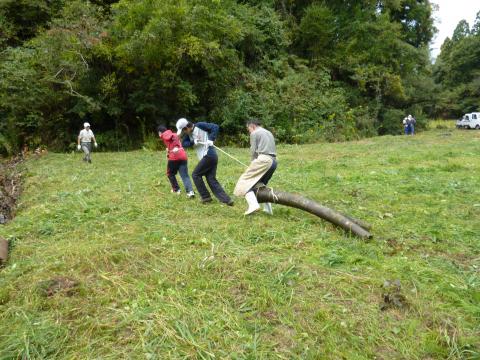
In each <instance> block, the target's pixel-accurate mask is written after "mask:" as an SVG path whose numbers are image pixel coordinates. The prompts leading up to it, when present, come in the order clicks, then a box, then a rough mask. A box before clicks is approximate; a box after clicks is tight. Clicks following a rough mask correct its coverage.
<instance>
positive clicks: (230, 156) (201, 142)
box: [198, 141, 248, 167]
mask: <svg viewBox="0 0 480 360" xmlns="http://www.w3.org/2000/svg"><path fill="white" fill-rule="evenodd" d="M198 144H202V145H206V144H207V143H205V142H203V141H199V142H198ZM212 146H213V147H214V148H215V149H217V150H220V151H221V152H222V153H224V154H225V155H227V156H228V157H229V158H230V159H233V160H235V161H236V162H238V163H239V164H240V165H243V166H245V167H248V165H246V164H244V163H243V162H241V161H240V160H238V159H237V158H236V157H234V156H232V155H230V154H229V153H227V152H226V151H224V150H222V149H220V148H219V147H218V146H216V145H215V144H213V145H212Z"/></svg>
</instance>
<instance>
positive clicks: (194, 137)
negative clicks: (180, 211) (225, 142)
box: [176, 118, 233, 206]
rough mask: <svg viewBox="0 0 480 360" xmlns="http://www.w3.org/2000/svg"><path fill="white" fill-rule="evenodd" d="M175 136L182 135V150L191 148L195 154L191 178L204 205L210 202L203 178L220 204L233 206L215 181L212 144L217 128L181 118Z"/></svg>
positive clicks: (216, 157)
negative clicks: (195, 161) (196, 162)
mask: <svg viewBox="0 0 480 360" xmlns="http://www.w3.org/2000/svg"><path fill="white" fill-rule="evenodd" d="M176 125H177V134H178V135H179V136H180V135H182V134H183V141H182V145H183V147H184V148H187V147H193V148H194V149H195V150H196V152H197V157H198V160H199V162H198V164H197V166H196V167H195V169H194V170H193V173H192V178H193V182H194V183H195V186H196V188H197V190H198V193H199V194H200V201H201V202H202V203H204V204H206V203H209V202H211V201H212V197H211V195H210V192H209V191H208V189H207V187H206V185H205V183H204V181H203V177H205V178H206V180H207V183H208V186H209V187H210V190H212V192H213V194H214V195H215V196H216V197H217V199H218V200H220V202H222V203H224V204H226V205H228V206H233V200H232V199H231V198H230V196H228V195H227V193H226V192H225V190H224V189H223V187H222V185H220V183H219V182H218V180H217V165H218V155H217V152H216V151H215V146H214V145H213V142H214V141H215V140H216V139H217V135H218V131H219V129H220V128H219V126H218V125H217V124H213V123H206V122H198V123H196V124H194V123H192V122H190V121H188V120H187V119H185V118H181V119H179V120H178V121H177V124H176Z"/></svg>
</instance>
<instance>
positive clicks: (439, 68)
mask: <svg viewBox="0 0 480 360" xmlns="http://www.w3.org/2000/svg"><path fill="white" fill-rule="evenodd" d="M434 75H435V81H436V83H437V86H438V89H437V91H438V97H437V101H436V106H435V108H434V111H435V114H436V115H439V116H445V117H460V116H461V115H462V114H464V113H468V112H472V111H479V110H480V12H478V14H477V18H476V20H475V23H474V24H473V26H472V28H471V29H470V26H469V24H468V23H467V22H466V21H465V20H462V21H460V23H459V24H458V25H457V28H456V29H455V31H454V33H453V36H452V38H451V39H450V38H447V39H446V40H445V42H444V44H443V45H442V52H441V54H440V56H439V57H438V59H437V62H436V64H435V68H434Z"/></svg>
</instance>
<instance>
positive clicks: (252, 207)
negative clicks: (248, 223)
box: [244, 191, 260, 215]
mask: <svg viewBox="0 0 480 360" xmlns="http://www.w3.org/2000/svg"><path fill="white" fill-rule="evenodd" d="M245 200H247V204H248V209H247V211H245V214H244V215H250V214H253V213H254V212H255V211H258V210H260V205H259V204H258V200H257V197H256V196H255V193H254V192H253V191H249V192H248V193H246V194H245Z"/></svg>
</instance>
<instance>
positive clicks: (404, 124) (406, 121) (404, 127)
mask: <svg viewBox="0 0 480 360" xmlns="http://www.w3.org/2000/svg"><path fill="white" fill-rule="evenodd" d="M402 123H403V131H404V132H405V135H408V134H409V133H410V126H409V125H408V116H407V117H404V118H403V121H402Z"/></svg>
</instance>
